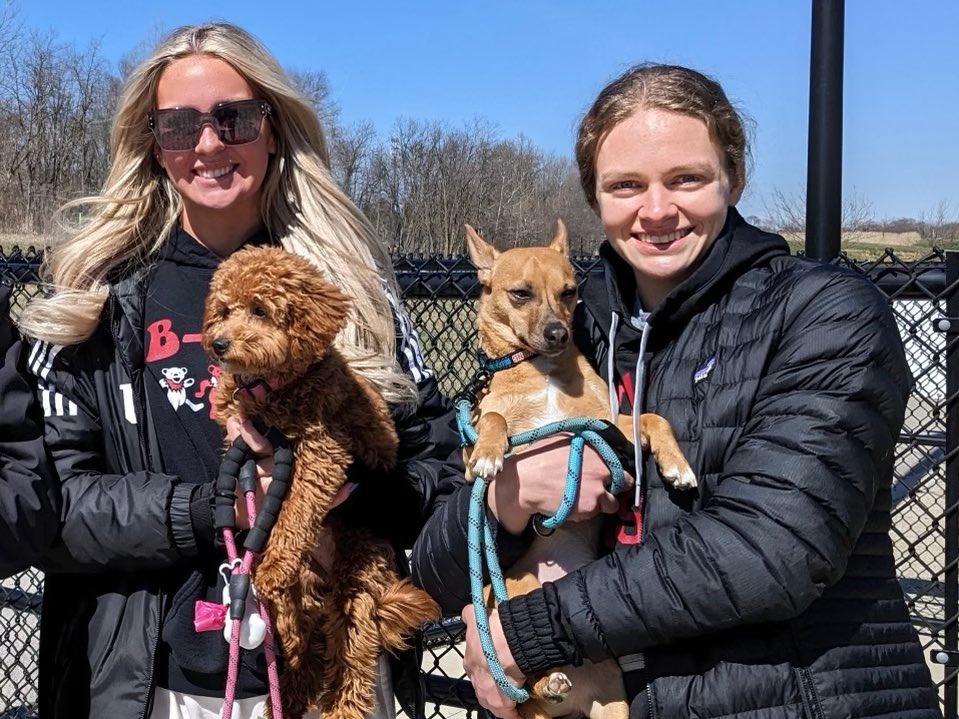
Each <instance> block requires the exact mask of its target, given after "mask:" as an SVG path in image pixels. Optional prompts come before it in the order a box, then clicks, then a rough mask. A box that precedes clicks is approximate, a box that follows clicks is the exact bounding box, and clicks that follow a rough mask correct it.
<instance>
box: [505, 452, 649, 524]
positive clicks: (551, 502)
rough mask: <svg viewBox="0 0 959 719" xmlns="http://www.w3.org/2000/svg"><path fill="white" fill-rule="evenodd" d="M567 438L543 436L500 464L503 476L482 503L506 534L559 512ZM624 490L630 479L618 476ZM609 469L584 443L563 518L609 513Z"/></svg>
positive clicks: (612, 507) (612, 503) (613, 502)
mask: <svg viewBox="0 0 959 719" xmlns="http://www.w3.org/2000/svg"><path fill="white" fill-rule="evenodd" d="M569 448H570V438H569V436H568V435H562V436H557V437H549V438H547V439H543V440H540V441H539V442H535V443H533V444H532V445H530V446H529V448H528V449H525V450H523V451H522V452H518V453H516V454H513V455H511V456H509V457H507V459H506V463H505V466H504V467H503V471H502V472H500V473H499V474H497V475H496V477H495V479H494V481H493V482H492V483H491V484H490V489H489V494H488V495H487V502H488V503H489V508H490V510H491V511H492V512H493V516H495V517H496V519H497V520H498V521H499V523H500V524H501V525H503V526H504V527H505V528H506V529H507V530H508V531H509V532H511V533H513V534H520V533H521V532H522V531H523V530H524V529H525V528H526V525H527V523H528V522H529V520H530V517H532V516H533V515H534V514H543V515H546V516H551V515H553V514H555V513H556V510H557V509H559V506H560V504H561V503H562V499H563V490H564V489H565V485H566V471H567V466H568V464H569ZM624 479H625V484H626V486H625V487H624V489H627V488H629V487H632V484H633V478H632V477H630V476H629V475H628V474H625V475H624ZM609 482H610V474H609V468H608V467H607V466H606V463H605V462H604V461H603V459H602V457H600V456H599V454H598V453H597V452H596V451H595V450H594V449H593V448H592V447H590V446H589V445H588V444H587V445H586V446H585V447H584V449H583V469H582V472H581V473H580V486H579V493H578V495H577V499H576V504H575V505H574V507H573V511H572V512H571V513H570V516H569V519H570V521H573V522H579V521H583V520H585V519H592V518H593V517H595V516H597V515H598V514H600V513H603V514H614V513H615V512H616V510H617V509H618V507H619V502H618V501H617V499H616V497H615V496H614V495H612V494H610V493H609V492H608V491H607V490H606V486H607V485H608V484H609Z"/></svg>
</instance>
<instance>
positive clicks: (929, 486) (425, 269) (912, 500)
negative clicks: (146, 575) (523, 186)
mask: <svg viewBox="0 0 959 719" xmlns="http://www.w3.org/2000/svg"><path fill="white" fill-rule="evenodd" d="M837 262H838V263H840V264H843V265H845V266H847V267H849V268H851V269H853V270H854V271H857V272H861V273H863V274H865V275H867V276H868V277H869V278H870V279H872V280H873V282H874V283H875V284H876V285H877V286H878V287H879V288H880V289H881V290H882V291H883V292H884V293H885V294H886V296H887V297H888V298H889V301H890V303H891V305H892V308H893V311H894V313H895V315H896V318H897V321H898V323H899V328H900V332H901V334H902V338H903V341H904V343H905V346H906V352H907V355H908V357H909V362H910V367H911V369H912V372H913V375H914V378H915V388H914V389H913V393H912V397H911V399H910V403H909V408H908V412H907V417H906V423H905V427H904V429H903V433H902V436H901V437H900V442H899V444H898V446H897V453H896V457H897V466H896V477H895V480H894V486H893V497H894V509H893V528H892V533H893V539H894V543H895V549H896V562H897V567H898V574H899V578H900V583H901V585H902V587H903V590H904V592H905V594H906V599H907V602H908V604H909V609H910V612H911V614H912V617H913V621H914V624H915V626H916V629H917V631H918V632H919V635H920V638H921V640H922V643H923V647H924V649H925V651H926V652H927V656H929V663H930V668H931V669H932V672H933V677H934V679H935V681H936V683H937V685H938V687H939V693H940V701H941V703H942V707H943V711H944V714H945V717H946V719H956V717H957V694H956V687H957V671H959V669H957V666H959V653H957V619H959V615H957V599H959V598H957V590H959V572H957V558H959V546H957V541H959V523H957V520H959V449H957V448H959V403H957V402H956V399H957V397H959V395H957V392H959V319H957V320H956V322H955V325H954V326H955V331H954V332H953V331H951V328H950V327H947V324H948V323H945V324H944V323H943V322H942V321H941V318H959V253H949V257H948V258H947V254H946V253H945V252H943V251H941V250H932V251H931V252H930V254H929V255H928V256H927V257H925V258H923V259H922V260H920V261H918V262H910V263H907V262H903V261H901V260H900V259H899V258H898V257H897V256H896V255H895V253H894V252H893V251H892V250H887V251H886V252H884V253H883V254H882V255H881V256H880V257H878V258H877V259H874V260H870V261H865V262H863V261H853V260H851V259H849V258H848V257H846V256H841V257H840V258H839V259H838V260H837ZM576 264H577V269H578V270H579V274H580V279H581V281H582V282H590V281H593V280H594V279H596V278H597V277H598V274H599V266H598V260H597V259H595V258H583V259H580V260H578V261H577V263H576ZM38 265H39V254H38V252H36V251H34V250H32V249H31V250H27V251H20V250H18V249H14V250H12V251H9V252H7V253H6V254H5V255H0V276H2V277H10V278H12V279H14V280H15V281H16V282H17V283H18V293H17V299H18V300H19V301H22V300H23V299H24V298H25V297H27V296H29V295H30V294H32V293H34V292H36V291H37V290H36V285H35V283H36V279H37V278H36V270H37V268H38ZM394 267H395V269H396V272H397V276H398V279H399V282H400V286H401V288H402V290H403V300H404V304H405V306H406V309H407V311H408V312H409V314H410V316H411V318H412V320H413V322H414V324H415V325H416V327H417V329H418V330H419V332H420V339H421V341H422V345H423V349H424V352H425V354H426V357H427V360H428V361H429V363H430V364H431V366H432V367H433V368H434V370H435V371H436V373H437V376H438V378H439V381H440V386H441V388H442V389H443V390H444V391H445V392H446V393H447V394H449V395H452V394H454V393H455V392H456V391H458V390H459V389H460V385H461V383H462V382H463V381H464V380H466V379H467V378H468V377H469V376H470V375H471V374H472V371H473V369H474V346H475V345H474V329H473V328H474V319H475V313H474V309H473V303H474V300H475V297H476V295H477V292H478V287H477V284H476V273H475V271H474V269H473V267H472V265H471V264H470V262H469V261H468V260H467V259H466V258H464V257H449V258H437V257H411V256H401V257H396V258H394ZM950 414H951V415H953V416H950ZM42 588H43V578H42V574H41V573H40V572H39V571H37V570H29V571H26V572H24V573H22V574H20V575H17V576H15V577H12V578H10V579H7V580H5V581H4V582H3V583H2V586H0V719H27V718H28V717H34V716H36V709H35V707H36V702H37V695H36V687H37V647H38V643H39V632H40V629H39V621H38V614H39V608H40V605H41V601H42ZM461 640H462V625H461V624H460V623H459V621H458V620H456V619H454V618H450V619H448V620H445V621H443V622H440V623H438V624H436V625H433V626H431V627H429V628H428V629H427V630H426V632H425V633H424V645H425V648H426V651H425V652H424V660H423V673H424V679H425V682H426V688H427V692H428V702H427V707H426V709H427V711H426V714H427V717H431V718H432V717H440V718H441V719H461V718H465V719H473V716H474V715H476V714H478V713H480V712H479V711H478V710H477V709H476V704H475V697H474V696H473V693H472V691H471V689H470V686H469V683H468V682H467V681H465V679H464V678H463V671H462V651H461V644H460V642H461Z"/></svg>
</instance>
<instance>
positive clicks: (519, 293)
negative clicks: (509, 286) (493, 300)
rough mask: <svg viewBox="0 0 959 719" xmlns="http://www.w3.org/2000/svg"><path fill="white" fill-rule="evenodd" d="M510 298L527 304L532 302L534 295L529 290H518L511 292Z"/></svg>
mask: <svg viewBox="0 0 959 719" xmlns="http://www.w3.org/2000/svg"><path fill="white" fill-rule="evenodd" d="M509 296H510V297H512V298H513V299H514V300H519V301H520V302H526V301H527V300H530V299H532V298H533V293H532V292H530V291H529V290H524V289H516V290H509Z"/></svg>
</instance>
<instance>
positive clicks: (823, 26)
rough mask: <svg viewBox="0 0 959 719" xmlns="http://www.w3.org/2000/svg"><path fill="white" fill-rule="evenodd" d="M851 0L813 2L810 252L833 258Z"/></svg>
mask: <svg viewBox="0 0 959 719" xmlns="http://www.w3.org/2000/svg"><path fill="white" fill-rule="evenodd" d="M844 16H845V0H812V33H811V34H812V37H811V43H810V44H811V52H810V61H809V158H808V164H807V174H806V254H807V255H808V256H809V257H813V258H815V259H817V260H831V259H833V258H834V257H836V255H838V254H839V244H840V237H841V232H842V72H843V32H844Z"/></svg>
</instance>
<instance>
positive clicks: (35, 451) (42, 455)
mask: <svg viewBox="0 0 959 719" xmlns="http://www.w3.org/2000/svg"><path fill="white" fill-rule="evenodd" d="M10 293H11V290H10V287H8V286H6V285H3V284H0V362H2V364H0V577H7V576H10V575H11V574H14V573H16V572H18V571H20V570H22V569H25V568H26V567H28V566H30V565H31V564H33V563H34V562H36V561H37V558H38V556H39V555H40V553H41V551H43V550H44V549H45V548H46V547H48V546H49V545H50V544H52V542H53V541H54V539H55V537H56V534H57V527H58V526H59V523H60V494H59V492H58V491H57V487H56V482H55V480H54V477H53V473H52V470H51V467H50V464H49V462H48V458H47V453H46V450H45V449H44V446H43V416H42V414H41V412H40V408H39V405H38V404H37V402H36V399H35V395H34V388H33V387H32V386H31V382H30V377H29V376H28V374H27V372H26V347H25V344H24V342H23V340H22V339H20V337H19V336H18V335H17V332H16V330H15V329H14V327H13V324H12V323H11V321H10V316H9V309H10Z"/></svg>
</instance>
